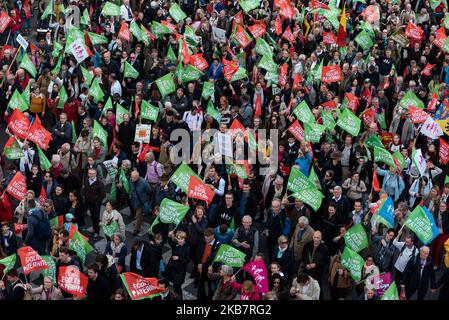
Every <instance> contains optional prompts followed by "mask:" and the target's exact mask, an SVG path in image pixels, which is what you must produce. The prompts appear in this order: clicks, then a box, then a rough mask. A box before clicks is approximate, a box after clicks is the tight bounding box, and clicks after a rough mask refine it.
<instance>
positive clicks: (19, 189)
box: [6, 171, 27, 201]
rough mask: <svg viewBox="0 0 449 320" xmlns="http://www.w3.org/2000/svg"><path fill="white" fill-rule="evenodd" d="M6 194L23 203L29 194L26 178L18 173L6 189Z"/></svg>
mask: <svg viewBox="0 0 449 320" xmlns="http://www.w3.org/2000/svg"><path fill="white" fill-rule="evenodd" d="M6 192H8V193H9V194H10V195H11V196H13V197H14V198H16V199H17V200H19V201H22V200H23V198H24V197H25V194H26V192H27V183H26V179H25V176H24V175H23V174H22V173H21V172H20V171H17V172H16V174H15V175H14V177H13V178H12V179H11V181H10V182H9V184H8V186H7V187H6Z"/></svg>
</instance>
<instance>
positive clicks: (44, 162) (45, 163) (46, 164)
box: [36, 145, 51, 171]
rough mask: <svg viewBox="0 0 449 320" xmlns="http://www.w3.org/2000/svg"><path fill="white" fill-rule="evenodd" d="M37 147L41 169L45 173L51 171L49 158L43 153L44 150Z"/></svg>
mask: <svg viewBox="0 0 449 320" xmlns="http://www.w3.org/2000/svg"><path fill="white" fill-rule="evenodd" d="M36 147H37V153H38V156H39V165H40V168H41V169H42V170H43V171H48V170H50V167H51V162H50V161H49V160H48V158H47V156H46V155H45V153H44V152H43V151H42V149H41V148H39V146H38V145H37V146H36Z"/></svg>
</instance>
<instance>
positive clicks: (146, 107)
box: [140, 100, 159, 122]
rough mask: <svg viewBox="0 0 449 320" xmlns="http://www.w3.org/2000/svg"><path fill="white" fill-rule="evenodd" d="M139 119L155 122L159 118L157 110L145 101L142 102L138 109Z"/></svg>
mask: <svg viewBox="0 0 449 320" xmlns="http://www.w3.org/2000/svg"><path fill="white" fill-rule="evenodd" d="M140 108H141V109H140V117H141V118H142V119H147V120H151V121H154V122H156V121H157V118H158V116H159V108H158V107H155V106H153V105H152V104H150V103H148V102H147V101H145V100H142V105H141V107H140Z"/></svg>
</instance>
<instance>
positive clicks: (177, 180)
mask: <svg viewBox="0 0 449 320" xmlns="http://www.w3.org/2000/svg"><path fill="white" fill-rule="evenodd" d="M191 176H194V177H196V178H197V179H198V180H201V178H200V177H199V176H198V175H197V174H196V173H195V172H193V170H192V169H190V167H189V166H188V165H186V164H185V163H183V164H181V165H180V166H179V167H178V169H176V171H175V172H174V173H173V174H172V176H171V177H170V181H172V182H173V183H174V184H176V186H177V187H178V188H180V189H181V190H182V191H183V192H185V193H188V189H189V183H190V177H191Z"/></svg>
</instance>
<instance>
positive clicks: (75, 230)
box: [68, 223, 89, 243]
mask: <svg viewBox="0 0 449 320" xmlns="http://www.w3.org/2000/svg"><path fill="white" fill-rule="evenodd" d="M75 232H78V234H79V235H80V236H81V237H82V238H83V239H84V240H86V241H89V238H88V237H86V236H85V235H84V234H82V233H81V232H79V230H78V228H77V227H76V226H75V225H74V224H73V223H72V224H71V225H70V230H69V238H68V239H69V243H70V240H71V239H72V237H73V235H74V234H75Z"/></svg>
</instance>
